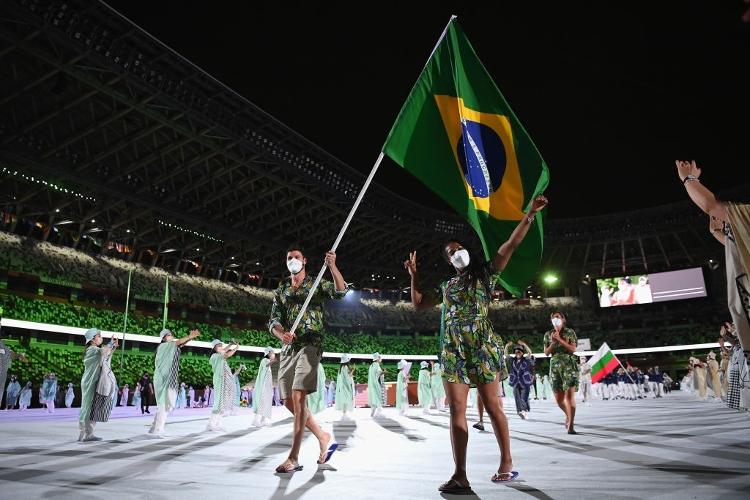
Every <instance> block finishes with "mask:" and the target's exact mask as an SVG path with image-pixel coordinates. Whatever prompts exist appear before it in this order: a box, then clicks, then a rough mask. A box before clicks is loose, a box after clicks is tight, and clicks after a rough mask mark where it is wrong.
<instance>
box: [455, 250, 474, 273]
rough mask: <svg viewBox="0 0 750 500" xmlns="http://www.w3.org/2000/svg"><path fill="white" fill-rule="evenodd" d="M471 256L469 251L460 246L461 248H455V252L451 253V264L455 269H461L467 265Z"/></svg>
mask: <svg viewBox="0 0 750 500" xmlns="http://www.w3.org/2000/svg"><path fill="white" fill-rule="evenodd" d="M470 260H471V258H470V257H469V251H468V250H466V249H465V248H462V249H461V250H457V251H456V253H454V254H453V256H452V257H451V264H453V267H455V268H456V269H463V268H465V267H466V266H468V265H469V261H470Z"/></svg>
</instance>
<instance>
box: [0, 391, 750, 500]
mask: <svg viewBox="0 0 750 500" xmlns="http://www.w3.org/2000/svg"><path fill="white" fill-rule="evenodd" d="M532 404H533V406H532V418H531V420H528V421H523V420H521V419H519V418H518V417H517V416H516V415H515V413H514V412H513V403H512V400H506V412H507V413H508V415H509V419H510V427H511V439H512V451H513V458H514V462H515V467H514V468H515V470H517V471H519V472H520V476H519V477H518V479H517V480H516V481H514V482H512V483H504V484H493V483H491V482H490V481H489V477H490V476H491V475H492V473H493V472H494V471H495V469H496V467H497V465H498V460H499V459H498V451H497V445H496V443H495V439H494V435H493V434H492V432H491V430H490V429H491V426H489V425H487V429H488V431H485V432H479V431H477V430H475V429H470V431H471V432H470V438H469V467H468V469H469V478H470V480H471V483H472V488H473V490H474V493H475V495H474V496H476V497H478V498H485V499H489V498H529V497H533V498H537V499H546V498H555V499H558V498H563V499H564V498H571V499H576V500H581V499H586V498H596V499H602V498H607V499H611V498H623V499H625V498H628V499H631V498H656V499H659V498H674V499H687V498H727V499H739V498H743V497H744V498H748V496H749V495H750V415H748V414H742V413H736V412H733V411H730V410H728V409H727V408H726V407H725V406H724V405H722V404H720V403H715V402H700V401H697V400H695V399H694V398H693V397H692V396H687V395H684V394H680V393H678V392H673V393H672V394H670V395H669V396H668V397H667V398H665V399H658V400H653V399H648V400H639V401H613V402H609V401H600V402H595V403H594V404H593V405H592V406H591V407H584V406H583V405H581V404H579V407H578V408H579V411H578V418H577V422H576V423H577V425H576V428H577V430H578V432H579V433H580V434H579V435H577V436H569V435H568V434H566V433H564V429H563V424H562V421H563V416H562V413H561V412H560V411H559V410H558V409H557V407H556V405H555V404H554V403H552V402H536V401H532ZM153 411H154V408H152V414H153ZM384 415H385V418H380V419H376V420H373V419H371V418H370V416H369V409H366V408H363V409H357V410H356V412H355V420H354V421H353V422H339V421H336V420H335V419H337V418H338V416H339V415H338V413H337V412H336V411H335V410H333V409H327V410H326V411H325V412H324V413H323V414H321V415H319V416H318V417H319V420H320V421H322V422H323V423H324V427H325V428H327V429H328V430H329V431H330V430H333V432H334V433H335V437H336V439H337V441H338V442H339V443H340V448H339V451H337V452H336V453H335V454H334V455H333V457H332V459H331V461H330V462H329V463H328V464H326V465H322V466H317V465H316V463H315V461H316V458H317V451H318V446H317V442H316V441H315V439H314V438H313V437H312V436H309V435H308V437H306V438H305V441H304V443H303V446H302V454H301V457H300V458H301V460H300V462H301V464H302V465H303V466H304V470H302V471H300V472H297V473H295V474H293V475H279V474H275V473H274V467H275V466H276V465H278V464H279V463H280V462H281V461H282V460H283V459H284V457H285V454H286V452H287V449H288V446H289V444H290V439H291V417H290V414H289V413H288V412H287V411H286V410H285V409H283V408H274V422H273V424H272V425H271V426H269V427H265V428H261V429H256V428H253V427H251V426H250V423H251V415H250V413H249V410H246V409H241V410H240V412H239V414H238V415H236V416H231V417H226V418H225V419H224V427H226V429H227V432H225V433H221V434H216V433H204V432H203V430H204V428H205V426H206V422H207V417H208V411H207V410H202V409H190V410H178V411H177V412H176V413H175V414H174V415H173V416H172V417H170V420H169V422H168V425H167V433H168V434H169V435H168V437H167V438H166V439H164V440H150V439H147V438H146V436H145V433H146V431H147V426H148V424H150V418H148V417H141V416H140V414H139V412H138V411H137V410H136V409H135V408H132V407H130V408H116V409H115V414H114V416H113V418H112V419H111V420H110V421H109V422H108V423H105V424H99V427H98V429H97V435H99V436H101V437H102V438H104V441H101V442H97V443H77V442H76V441H75V439H76V438H77V435H78V431H77V410H76V409H72V410H67V409H58V410H57V412H56V413H55V414H54V415H48V414H46V413H45V412H43V411H42V410H39V409H36V410H27V411H26V412H24V413H21V412H19V411H11V412H6V411H0V498H3V499H32V498H45V499H66V498H75V499H89V498H90V499H107V500H115V499H120V498H123V499H124V498H127V499H134V498H143V499H161V498H164V499H167V498H168V499H171V500H174V499H188V498H201V499H205V498H214V499H217V498H218V499H220V500H229V499H235V498H237V499H240V498H241V499H266V498H305V499H315V498H322V499H328V500H330V499H335V498H341V499H343V498H352V499H362V498H377V499H390V498H403V499H417V498H439V497H440V496H441V494H440V493H438V491H437V487H438V485H440V484H441V483H442V482H443V481H445V480H447V479H448V478H449V477H450V475H451V472H452V460H451V451H450V443H449V440H448V428H447V426H448V415H447V413H438V412H434V413H433V414H432V415H427V416H423V415H421V410H419V409H417V408H412V409H411V417H399V416H397V414H396V411H395V410H394V409H393V408H387V409H386V410H385V413H384ZM474 421H476V411H475V410H471V409H470V410H469V424H470V425H471V424H472V423H473V422H474ZM443 496H444V497H446V498H448V497H450V496H448V495H443Z"/></svg>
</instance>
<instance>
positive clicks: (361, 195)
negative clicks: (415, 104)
mask: <svg viewBox="0 0 750 500" xmlns="http://www.w3.org/2000/svg"><path fill="white" fill-rule="evenodd" d="M457 17H458V16H455V15H453V16H451V18H450V20H449V21H448V24H447V25H446V26H445V29H444V30H443V32H442V34H441V35H440V38H438V41H437V43H436V44H435V47H434V48H433V49H432V52H430V57H428V58H427V62H425V67H427V64H429V62H430V59H432V55H433V54H434V53H435V51H436V50H437V48H438V46H439V45H440V42H442V41H443V38H445V34H446V33H447V32H448V28H449V27H450V25H451V23H452V22H453V21H454V20H455V19H456V18H457ZM422 71H424V69H423V70H422ZM417 81H419V79H417ZM383 156H384V153H383V152H382V151H381V152H380V155H379V156H378V159H377V160H376V161H375V165H374V166H373V167H372V170H371V171H370V175H368V176H367V180H366V181H365V185H364V186H362V189H361V190H360V191H359V195H358V196H357V200H356V201H355V202H354V206H353V207H352V209H351V211H349V215H348V216H347V218H346V221H345V222H344V225H343V227H342V228H341V231H339V235H338V236H337V237H336V241H335V242H334V243H333V246H332V247H331V251H332V252H335V251H336V249H337V248H338V246H339V243H340V242H341V238H343V237H344V233H345V232H346V230H347V228H348V227H349V223H350V222H351V221H352V217H354V212H356V211H357V208H359V204H360V202H361V201H362V198H364V196H365V192H367V188H369V187H370V183H371V182H372V178H373V177H375V172H377V170H378V167H379V166H380V162H381V161H383ZM327 267H328V266H326V264H325V263H323V267H322V268H321V270H320V272H319V273H318V276H317V277H316V278H315V282H314V283H313V285H312V288H311V289H310V293H308V294H307V297H306V298H305V302H304V303H303V304H302V309H300V311H299V313H298V314H297V318H296V319H295V320H294V324H293V325H292V328H291V329H290V330H289V332H290V333H291V334H292V335H294V332H295V330H297V327H298V326H299V322H300V321H302V316H303V315H304V314H305V311H306V310H307V306H308V305H309V304H310V300H311V299H312V296H313V293H315V290H316V289H317V288H318V285H320V280H322V279H323V275H324V274H325V272H326V268H327Z"/></svg>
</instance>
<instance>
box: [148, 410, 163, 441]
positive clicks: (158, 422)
mask: <svg viewBox="0 0 750 500" xmlns="http://www.w3.org/2000/svg"><path fill="white" fill-rule="evenodd" d="M166 425H167V410H166V408H164V407H162V406H160V407H158V408H157V409H156V415H154V421H153V423H152V424H151V428H150V429H149V430H148V433H149V434H156V435H160V434H164V427H165V426H166Z"/></svg>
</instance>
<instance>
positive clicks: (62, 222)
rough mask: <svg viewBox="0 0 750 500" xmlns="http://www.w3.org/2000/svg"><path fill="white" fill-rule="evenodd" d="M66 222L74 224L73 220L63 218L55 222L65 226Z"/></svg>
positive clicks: (57, 224)
mask: <svg viewBox="0 0 750 500" xmlns="http://www.w3.org/2000/svg"><path fill="white" fill-rule="evenodd" d="M65 224H73V221H72V220H61V221H60V222H55V225H56V226H64V225H65Z"/></svg>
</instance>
